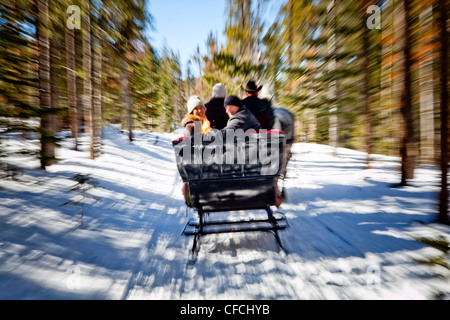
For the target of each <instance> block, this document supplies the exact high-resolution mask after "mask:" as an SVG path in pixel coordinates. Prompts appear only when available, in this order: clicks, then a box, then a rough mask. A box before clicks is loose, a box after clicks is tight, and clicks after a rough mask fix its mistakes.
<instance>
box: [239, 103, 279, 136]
mask: <svg viewBox="0 0 450 320" xmlns="http://www.w3.org/2000/svg"><path fill="white" fill-rule="evenodd" d="M242 104H244V105H245V106H246V107H247V108H248V109H249V110H250V111H251V112H252V113H253V114H254V115H255V117H256V119H258V121H259V122H260V123H261V126H262V129H268V130H270V129H272V126H273V123H274V115H273V110H272V106H271V103H270V101H269V100H266V99H260V98H258V97H257V96H255V95H250V96H248V97H247V98H245V99H244V100H242Z"/></svg>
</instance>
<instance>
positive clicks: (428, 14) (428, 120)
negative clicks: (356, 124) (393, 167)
mask: <svg viewBox="0 0 450 320" xmlns="http://www.w3.org/2000/svg"><path fill="white" fill-rule="evenodd" d="M419 19H420V27H421V29H422V30H423V31H422V32H421V38H423V39H426V36H427V35H429V34H430V33H431V32H433V7H432V5H430V6H428V7H427V8H425V9H424V10H423V11H422V12H421V13H420V15H419ZM421 49H422V50H425V53H423V56H422V57H421V59H420V65H419V75H420V89H419V90H420V161H421V162H422V163H434V160H435V159H434V79H433V57H432V55H431V54H430V51H431V50H432V43H431V41H422V44H421Z"/></svg>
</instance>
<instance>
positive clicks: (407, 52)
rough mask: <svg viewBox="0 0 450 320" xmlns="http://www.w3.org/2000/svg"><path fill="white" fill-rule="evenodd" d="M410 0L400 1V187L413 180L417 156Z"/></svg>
mask: <svg viewBox="0 0 450 320" xmlns="http://www.w3.org/2000/svg"><path fill="white" fill-rule="evenodd" d="M410 2H411V0H402V2H401V9H402V10H401V12H402V16H403V17H402V20H403V31H402V32H403V39H402V51H403V68H402V77H401V78H402V79H403V85H402V89H401V100H400V112H401V115H402V121H401V144H400V155H401V157H402V161H401V164H402V167H401V173H402V175H401V182H400V185H401V186H405V185H406V184H407V180H408V179H413V178H414V167H415V161H416V156H417V150H416V145H415V138H414V122H413V109H412V108H413V106H412V88H411V86H412V72H411V71H412V69H411V67H412V59H411V50H412V36H411V34H412V16H411V7H410Z"/></svg>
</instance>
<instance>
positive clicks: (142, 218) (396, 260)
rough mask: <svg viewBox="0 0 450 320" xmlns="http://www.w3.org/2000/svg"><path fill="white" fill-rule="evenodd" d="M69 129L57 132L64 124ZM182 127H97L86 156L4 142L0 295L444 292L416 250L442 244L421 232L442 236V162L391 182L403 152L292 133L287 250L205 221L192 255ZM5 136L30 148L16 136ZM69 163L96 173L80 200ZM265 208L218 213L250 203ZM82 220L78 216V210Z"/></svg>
mask: <svg viewBox="0 0 450 320" xmlns="http://www.w3.org/2000/svg"><path fill="white" fill-rule="evenodd" d="M61 136H62V137H65V135H64V134H63V135H61ZM178 136H179V133H172V134H155V133H151V134H149V133H136V140H135V141H134V142H133V143H129V142H128V140H127V136H126V134H122V133H120V131H119V130H118V128H117V127H114V126H107V127H105V130H104V147H103V155H102V156H101V157H100V158H98V159H96V160H90V159H88V153H87V150H88V148H87V141H84V140H82V142H83V145H82V151H73V150H70V147H71V146H72V143H73V141H72V140H71V139H70V138H65V139H64V140H63V143H62V147H61V148H59V149H58V153H57V157H58V158H59V159H61V161H59V162H58V164H56V165H53V166H51V167H49V168H48V170H47V171H41V170H39V169H36V168H37V167H38V162H37V160H32V159H31V158H29V156H25V155H17V156H11V157H10V158H9V161H10V162H12V163H14V164H15V165H17V166H18V167H20V168H21V170H22V172H21V174H20V175H19V176H18V177H17V178H16V179H15V180H11V179H0V299H208V300H211V299H232V300H235V299H339V300H341V299H435V298H436V297H438V296H439V297H444V298H448V297H449V295H450V286H449V283H448V279H447V280H446V279H445V278H443V277H442V276H448V270H446V269H444V268H441V267H438V266H426V265H421V264H417V263H416V262H414V259H424V258H426V257H430V256H433V255H436V254H438V253H439V252H438V251H437V250H436V249H433V248H431V247H428V246H425V245H423V244H421V243H419V242H418V241H416V240H415V239H416V238H418V237H423V236H427V237H438V236H439V235H442V236H444V237H446V238H447V239H449V238H450V228H449V227H447V226H444V225H439V224H436V223H434V221H435V218H436V212H437V193H438V191H439V170H438V169H437V168H436V167H432V166H424V167H420V168H418V169H417V171H416V178H415V179H414V180H413V181H412V185H411V186H409V187H403V188H391V185H392V184H395V183H397V182H399V180H400V176H399V159H398V158H395V157H387V156H383V155H371V159H372V163H371V164H372V168H371V169H368V170H365V169H364V160H365V154H364V153H362V152H357V151H353V150H349V149H343V148H338V149H337V154H336V155H334V154H333V150H332V149H331V148H330V147H328V146H324V145H318V144H306V143H297V144H295V145H294V146H293V158H292V160H291V162H290V164H289V171H288V178H287V179H286V180H285V182H284V185H285V187H286V190H287V197H288V198H287V201H286V202H285V203H283V205H282V206H281V207H280V208H279V211H280V212H283V213H284V214H285V215H286V217H287V218H288V220H289V224H290V228H289V229H286V230H283V231H280V237H281V241H282V243H283V245H284V247H285V251H283V250H280V248H279V247H278V245H277V243H276V241H275V239H274V237H273V236H272V235H271V234H270V233H266V232H259V233H257V232H250V233H239V234H235V233H230V234H218V235H208V236H206V237H204V238H202V240H201V247H200V251H199V253H198V257H197V259H196V261H195V263H193V262H192V259H191V258H192V257H191V252H190V249H191V246H192V238H191V237H186V236H184V235H182V230H183V228H184V226H185V224H186V222H187V221H188V220H189V219H190V218H193V217H195V216H196V213H195V212H194V211H192V210H187V208H186V206H185V205H184V199H183V197H182V195H181V191H180V190H181V183H182V182H181V179H180V177H179V174H178V172H177V168H176V164H175V159H174V155H173V150H172V145H171V140H172V139H174V138H176V137H178ZM5 142H6V147H7V148H9V149H16V150H19V149H22V148H27V149H33V150H35V149H36V148H37V143H38V141H36V140H25V139H23V138H21V137H18V136H14V137H11V138H10V139H7V140H6V141H5ZM76 174H87V175H90V176H91V177H92V178H93V179H94V181H96V182H97V183H98V186H97V187H95V188H92V189H90V190H89V191H87V194H88V195H89V197H86V198H85V199H84V200H85V203H84V207H83V217H82V219H81V216H80V210H81V208H80V206H75V205H63V204H64V203H67V202H69V201H72V200H77V199H78V200H80V197H81V196H80V194H79V193H77V192H76V191H71V189H72V188H73V186H74V185H75V184H76V182H75V181H74V179H73V177H74V176H75V175H76ZM258 214H260V213H259V212H233V213H217V215H218V216H220V217H222V216H230V215H231V216H232V217H240V216H244V215H246V216H250V217H254V216H257V215H258ZM81 222H82V223H81Z"/></svg>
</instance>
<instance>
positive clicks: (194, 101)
mask: <svg viewBox="0 0 450 320" xmlns="http://www.w3.org/2000/svg"><path fill="white" fill-rule="evenodd" d="M197 106H202V107H203V108H205V109H206V107H205V105H204V104H203V102H202V100H200V98H199V96H196V95H195V96H190V97H189V99H188V102H187V109H188V113H192V110H194V108H195V107H197Z"/></svg>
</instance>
